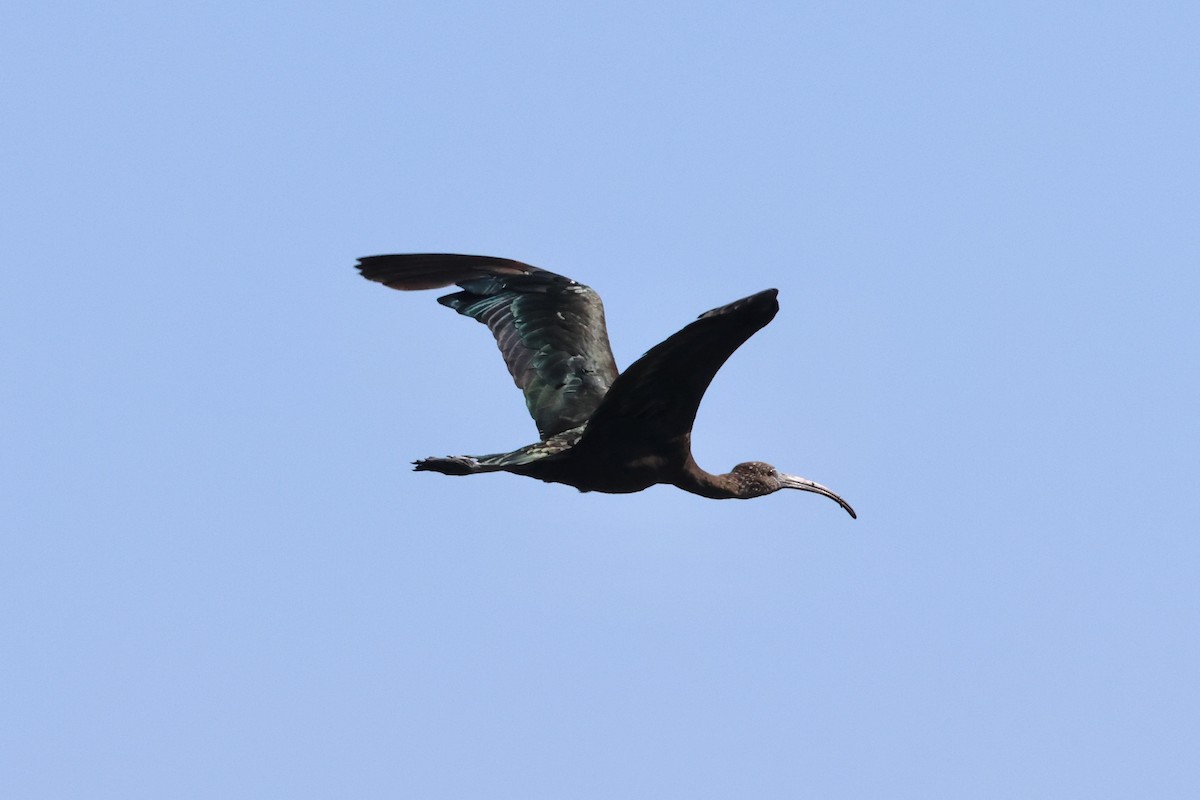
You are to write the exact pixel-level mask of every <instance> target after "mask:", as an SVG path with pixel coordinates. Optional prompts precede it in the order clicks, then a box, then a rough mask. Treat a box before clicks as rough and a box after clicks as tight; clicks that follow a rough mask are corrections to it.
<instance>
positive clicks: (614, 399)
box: [583, 289, 779, 450]
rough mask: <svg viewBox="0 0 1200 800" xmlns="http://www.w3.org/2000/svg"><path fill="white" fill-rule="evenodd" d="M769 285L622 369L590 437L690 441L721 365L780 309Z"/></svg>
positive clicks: (661, 443)
mask: <svg viewBox="0 0 1200 800" xmlns="http://www.w3.org/2000/svg"><path fill="white" fill-rule="evenodd" d="M778 294H779V292H778V291H777V290H775V289H767V290H766V291H765V292H759V293H758V294H755V295H751V296H750V297H746V298H744V299H742V300H738V301H736V302H734V303H730V304H729V305H727V306H722V307H721V308H714V309H713V310H712V311H708V312H706V313H704V314H701V315H700V318H699V319H697V320H696V321H695V322H693V323H691V324H690V325H688V326H687V327H685V328H684V329H683V330H681V331H679V332H678V333H676V334H674V335H673V336H670V337H669V338H667V339H666V340H665V341H664V342H662V343H661V344H658V345H655V346H654V347H653V348H651V350H650V351H649V352H648V353H646V355H644V356H642V357H641V358H639V359H638V360H637V361H635V362H633V364H631V365H630V366H629V368H628V369H627V370H625V371H624V372H623V373H621V376H620V377H619V378H617V380H616V382H614V383H613V385H612V388H611V389H609V391H608V394H607V395H605V397H604V402H602V403H601V404H600V407H599V408H598V409H596V413H595V414H593V415H592V419H591V421H590V422H589V423H588V426H587V428H586V430H585V431H584V435H583V439H584V442H587V441H596V440H598V439H601V438H603V439H607V440H610V441H611V440H612V439H628V440H630V441H636V442H638V443H639V444H644V445H648V446H650V447H652V448H656V449H658V448H662V449H665V450H670V449H671V448H672V446H676V447H677V446H680V445H682V446H685V447H686V446H687V442H688V441H689V440H688V439H686V438H684V437H686V436H687V435H688V434H689V433H690V432H691V430H692V423H693V422H695V420H696V410H697V409H698V408H699V407H700V399H701V398H702V397H704V392H705V391H706V390H707V389H708V385H709V384H710V383H712V379H713V376H715V375H716V374H717V370H719V369H720V368H721V365H722V364H724V363H725V361H726V360H727V359H728V358H729V357H730V356H731V355H733V351H734V350H737V349H738V348H739V347H741V346H742V344H743V343H744V342H745V341H746V340H747V339H749V338H750V337H751V336H753V335H754V333H755V332H756V331H758V330H760V329H761V328H763V327H764V326H765V325H766V324H767V323H768V322H770V321H771V320H772V319H773V318H774V317H775V314H776V313H777V312H778V311H779V301H778V299H777V297H778Z"/></svg>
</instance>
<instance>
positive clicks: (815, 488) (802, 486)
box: [779, 472, 858, 519]
mask: <svg viewBox="0 0 1200 800" xmlns="http://www.w3.org/2000/svg"><path fill="white" fill-rule="evenodd" d="M779 482H780V483H781V484H782V485H783V488H785V489H799V490H800V491H802V492H813V493H815V494H819V495H822V496H824V497H828V498H829V499H830V500H832V501H833V502H835V503H837V504H838V505H839V506H841V507H842V508H844V509H846V513H847V514H849V515H850V516H851V517H853V518H854V519H858V514H855V513H854V509H853V508H851V507H850V504H849V503H847V502H846V501H845V500H843V499H842V498H840V497H838V496H837V495H836V494H835V493H834V491H833V490H832V489H830V488H829V487H827V486H822V485H821V484H819V483H817V482H816V481H810V480H809V479H808V478H801V477H800V476H799V475H788V474H786V473H783V472H781V473H779Z"/></svg>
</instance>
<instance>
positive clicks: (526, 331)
mask: <svg viewBox="0 0 1200 800" xmlns="http://www.w3.org/2000/svg"><path fill="white" fill-rule="evenodd" d="M358 269H359V270H360V271H361V272H362V275H363V277H364V278H368V279H370V280H373V281H378V282H379V283H382V284H385V285H387V286H390V287H392V288H393V289H405V290H412V289H435V288H438V287H440V286H449V285H450V284H452V283H454V284H458V286H459V287H460V288H461V289H462V291H460V292H455V293H454V294H449V295H446V296H445V297H439V298H438V302H439V303H441V304H442V305H445V306H449V307H450V308H453V309H454V310H455V311H457V312H458V313H460V314H463V315H464V316H468V317H471V318H472V319H476V320H478V321H479V322H482V323H483V324H485V325H487V326H488V328H489V329H490V330H491V332H492V335H493V336H495V337H496V344H497V345H499V347H500V353H501V354H502V355H503V356H504V363H505V364H507V365H508V371H509V372H510V373H512V376H513V381H514V382H515V383H516V384H517V386H518V387H519V388H520V389H521V390H522V391H523V392H524V393H525V405H526V406H527V407H528V409H529V413H530V415H531V416H532V417H533V420H534V422H535V423H537V427H538V431H539V432H540V433H541V435H542V438H543V439H546V438H549V437H550V436H553V435H554V434H557V433H561V432H563V431H565V430H569V429H571V428H574V427H576V426H578V425H582V424H583V423H584V422H587V420H588V419H590V418H591V416H592V413H593V412H594V411H595V410H596V408H597V407H598V406H599V405H600V401H601V400H602V399H603V398H604V395H605V393H607V392H608V387H609V386H611V385H612V383H613V381H614V380H616V377H617V365H616V363H615V362H614V361H613V357H612V349H611V347H610V346H609V343H608V330H607V328H606V327H605V325H604V306H603V304H602V303H601V302H600V296H599V295H598V294H596V292H594V291H593V290H592V289H590V288H589V287H587V286H584V285H583V284H581V283H576V282H575V281H573V280H571V279H570V278H566V277H563V276H562V275H556V274H555V273H553V272H547V271H546V270H543V269H538V268H537V267H533V266H530V265H529V264H522V263H521V262H520V261H513V260H511V259H507V258H492V257H489V256H467V255H454V254H447V253H418V254H412V255H389V256H367V257H366V258H360V259H359V260H358Z"/></svg>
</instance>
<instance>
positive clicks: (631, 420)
mask: <svg viewBox="0 0 1200 800" xmlns="http://www.w3.org/2000/svg"><path fill="white" fill-rule="evenodd" d="M357 266H358V269H359V271H360V272H361V273H362V275H363V277H364V278H367V279H369V280H372V281H376V282H378V283H382V284H384V285H385V286H390V287H391V288H393V289H403V290H417V289H437V288H441V287H443V286H449V285H451V284H457V286H458V288H459V289H460V291H457V292H454V293H453V294H448V295H445V296H444V297H439V298H438V302H439V303H441V304H442V305H444V306H448V307H450V308H452V309H454V310H455V311H457V312H458V313H459V314H462V315H463V316H467V317H471V318H472V319H474V320H477V321H479V322H482V323H483V324H484V325H487V327H488V328H489V329H490V330H491V332H492V335H493V336H495V337H496V344H497V345H499V347H500V353H501V354H502V355H503V356H504V363H505V364H507V365H508V371H509V372H510V373H512V377H513V381H514V382H515V383H516V384H517V387H518V388H520V389H521V391H523V392H524V393H525V405H526V406H527V407H528V409H529V413H530V415H531V416H532V417H533V421H534V422H535V423H536V425H537V429H538V433H539V434H540V437H541V438H540V441H538V442H536V443H534V444H531V445H528V446H526V447H521V448H519V449H517V450H514V451H512V452H511V453H496V454H493V455H483V456H447V457H445V458H426V459H422V460H420V461H415V462H413V463H414V464H415V467H416V469H417V470H431V471H433V472H440V473H442V474H444V475H474V474H476V473H480V472H511V473H514V474H517V475H526V476H529V477H531V478H537V479H538V480H542V481H548V482H551V483H565V484H567V485H568V486H574V487H575V488H577V489H579V490H580V491H583V492H610V493H627V492H640V491H641V490H643V489H646V488H648V487H650V486H653V485H654V484H656V483H668V484H671V485H673V486H678V487H679V488H680V489H683V490H685V491H688V492H692V493H694V494H698V495H702V496H704V497H712V498H716V499H726V498H750V497H761V496H762V495H767V494H771V493H772V492H776V491H778V490H780V489H800V490H802V491H806V492H814V493H816V494H819V495H824V496H825V497H828V498H829V499H831V500H833V501H835V502H836V503H837V504H838V505H840V506H841V507H842V508H844V509H845V510H846V511H847V512H848V513H849V514H850V516H851V517H855V518H857V516H858V515H857V514H855V513H854V509H852V508H851V507H850V505H849V503H847V502H846V501H845V500H843V499H842V498H840V497H838V495H837V494H835V493H834V492H833V491H832V490H830V489H828V488H827V487H825V486H822V485H821V484H819V483H816V482H815V481H811V480H809V479H808V478H801V477H799V476H796V475H788V474H786V473H783V472H780V471H779V470H777V469H775V468H774V467H772V466H771V465H770V464H764V463H762V462H761V461H748V462H745V463H742V464H738V465H737V466H735V467H734V468H733V469H732V470H730V471H729V472H727V473H725V474H722V475H714V474H712V473H709V472H706V471H704V470H703V469H701V468H700V466H699V465H698V464H696V460H695V459H694V458H692V446H691V440H692V423H693V422H694V421H695V419H696V409H697V408H698V407H699V405H700V399H701V397H703V396H704V392H705V390H706V389H707V388H708V385H709V383H711V382H712V379H713V376H714V375H716V374H717V370H719V369H720V368H721V365H722V364H724V363H725V360H726V359H728V358H729V356H731V355H732V354H733V351H734V350H736V349H738V347H740V346H741V345H742V343H743V342H745V341H746V340H747V339H749V338H750V337H751V336H752V335H754V333H755V332H756V331H758V330H759V329H760V328H762V327H764V326H765V325H766V324H767V323H768V322H770V321H771V320H772V319H773V318H774V317H775V314H776V313H777V312H778V311H779V301H778V300H777V299H776V298H777V295H778V294H779V293H778V291H777V290H776V289H767V290H766V291H764V292H759V293H758V294H754V295H750V296H749V297H746V298H743V299H742V300H738V301H736V302H733V303H730V304H729V305H726V306H721V307H720V308H714V309H713V310H712V311H708V312H705V313H704V314H701V315H700V317H699V318H698V319H697V320H696V321H695V322H693V323H691V324H690V325H687V326H686V327H684V328H683V330H681V331H679V332H678V333H676V334H675V335H673V336H671V337H669V338H668V339H667V340H666V341H664V342H662V343H661V344H659V345H656V346H655V347H653V348H651V349H650V351H649V352H648V353H646V354H645V355H644V356H642V357H641V358H639V359H638V360H637V361H635V362H634V363H633V364H632V365H630V367H629V369H627V370H625V371H624V372H620V373H619V372H618V371H617V365H616V362H615V361H614V360H613V356H612V349H611V347H610V346H609V343H608V330H607V329H606V327H605V324H604V306H603V305H602V304H601V302H600V296H599V295H598V294H596V292H595V291H593V290H592V289H591V288H589V287H587V286H584V285H583V284H581V283H577V282H576V281H573V280H571V279H570V278H567V277H564V276H562V275H556V274H555V273H553V272H548V271H546V270H544V269H539V268H537V267H534V266H530V265H529V264H523V263H521V262H520V261H513V260H511V259H507V258H492V257H489V256H469V255H454V254H445V253H418V254H408V255H381V256H367V257H365V258H360V259H359V260H358V265H357Z"/></svg>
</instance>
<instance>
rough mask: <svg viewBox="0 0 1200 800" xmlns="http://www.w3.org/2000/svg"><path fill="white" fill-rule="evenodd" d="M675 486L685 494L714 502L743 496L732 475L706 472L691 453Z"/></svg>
mask: <svg viewBox="0 0 1200 800" xmlns="http://www.w3.org/2000/svg"><path fill="white" fill-rule="evenodd" d="M675 485H676V486H678V487H679V488H680V489H683V490H684V491H685V492H691V493H692V494H698V495H700V496H701V497H711V498H712V499H714V500H728V499H731V498H735V497H741V496H742V495H741V493H740V492H739V491H738V486H739V485H738V482H737V481H736V480H735V479H734V477H733V475H732V474H731V473H727V474H725V475H713V474H712V473H711V472H706V471H704V470H703V469H702V468H701V467H700V465H699V464H697V463H696V461H695V459H693V458H692V456H691V454H690V453H689V454H688V458H687V461H686V462H685V463H684V465H683V469H682V470H681V471H680V474H679V478H678V479H677V480H676V481H675Z"/></svg>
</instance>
